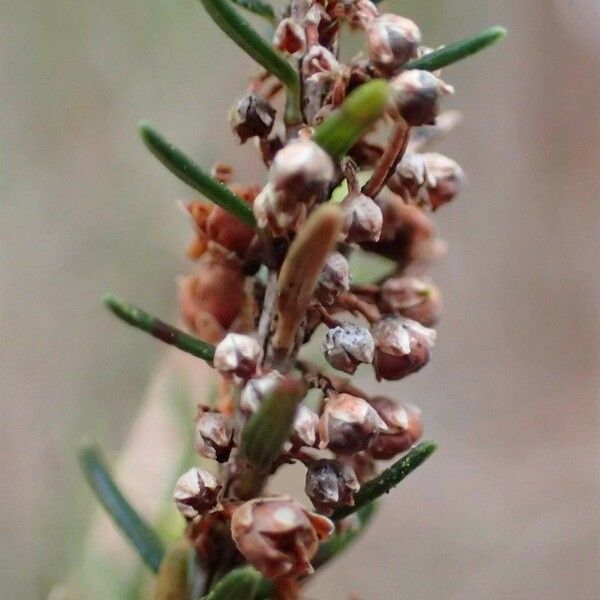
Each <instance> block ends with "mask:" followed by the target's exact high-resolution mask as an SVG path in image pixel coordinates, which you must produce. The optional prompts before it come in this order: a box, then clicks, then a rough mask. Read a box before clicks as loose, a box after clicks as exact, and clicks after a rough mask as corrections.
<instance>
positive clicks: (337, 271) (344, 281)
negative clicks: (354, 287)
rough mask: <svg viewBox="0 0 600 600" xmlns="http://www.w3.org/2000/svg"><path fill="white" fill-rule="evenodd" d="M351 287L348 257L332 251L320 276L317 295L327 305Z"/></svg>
mask: <svg viewBox="0 0 600 600" xmlns="http://www.w3.org/2000/svg"><path fill="white" fill-rule="evenodd" d="M349 289H350V267H349V266H348V261H347V260H346V257H345V256H344V255H343V254H341V253H339V252H332V253H331V254H330V255H329V257H328V258H327V261H326V262H325V266H324V267H323V271H322V272H321V275H320V277H319V282H318V284H317V289H316V291H315V296H316V298H317V299H318V300H319V302H322V303H323V304H326V305H331V304H333V303H334V302H335V299H336V298H337V297H338V296H339V295H340V294H341V293H342V292H347V291H348V290H349Z"/></svg>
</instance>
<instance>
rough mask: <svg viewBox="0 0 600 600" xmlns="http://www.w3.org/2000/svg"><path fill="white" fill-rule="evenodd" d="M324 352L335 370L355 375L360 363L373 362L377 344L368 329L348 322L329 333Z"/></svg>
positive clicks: (324, 343) (326, 336) (324, 344)
mask: <svg viewBox="0 0 600 600" xmlns="http://www.w3.org/2000/svg"><path fill="white" fill-rule="evenodd" d="M323 351H324V353H325V358H326V359H327V362H328V363H329V364H330V365H331V366H332V367H333V368H334V369H339V370H340V371H344V372H345V373H350V374H353V373H354V372H355V371H356V369H357V368H358V365H359V364H360V363H367V364H368V363H371V362H373V352H374V351H375V342H374V341H373V336H372V335H371V334H370V332H369V330H368V329H366V328H365V327H360V326H358V325H355V324H354V323H350V322H347V321H346V322H343V323H341V324H340V325H338V326H337V327H333V328H331V329H330V330H329V331H328V332H327V334H326V335H325V341H324V342H323Z"/></svg>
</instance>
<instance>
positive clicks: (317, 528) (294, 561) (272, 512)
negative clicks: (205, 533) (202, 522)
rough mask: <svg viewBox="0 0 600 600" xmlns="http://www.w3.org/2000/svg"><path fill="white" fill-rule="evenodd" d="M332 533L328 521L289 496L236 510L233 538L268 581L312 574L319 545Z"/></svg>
mask: <svg viewBox="0 0 600 600" xmlns="http://www.w3.org/2000/svg"><path fill="white" fill-rule="evenodd" d="M332 531H333V523H331V521H330V520H329V519H327V518H326V517H323V516H321V515H318V514H316V513H313V512H310V511H308V510H306V509H304V508H303V507H302V506H301V505H300V504H298V502H296V501H295V500H292V498H290V497H289V496H279V497H274V498H255V499H254V500H250V501H249V502H245V503H244V504H242V505H241V506H239V507H238V508H236V509H235V510H234V512H233V515H232V517H231V536H232V538H233V541H234V542H235V544H236V546H237V547H238V550H239V551H240V552H241V553H242V554H243V555H244V558H245V559H246V560H247V561H248V562H249V563H250V564H251V565H253V566H254V567H255V568H256V569H258V570H259V571H260V572H261V573H262V574H263V575H264V576H265V577H268V578H269V579H279V578H282V577H285V578H291V577H302V576H303V575H308V574H309V573H312V571H313V569H312V566H311V564H310V560H311V558H312V557H313V556H314V554H315V552H316V551H317V548H318V545H319V541H320V540H322V539H325V538H327V537H328V536H329V535H331V533H332Z"/></svg>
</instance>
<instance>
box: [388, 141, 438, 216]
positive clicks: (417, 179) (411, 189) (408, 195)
mask: <svg viewBox="0 0 600 600" xmlns="http://www.w3.org/2000/svg"><path fill="white" fill-rule="evenodd" d="M428 183H429V180H428V173H427V168H426V166H425V159H424V158H423V155H422V154H417V153H416V152H407V153H406V154H405V155H404V156H403V157H402V160H401V161H400V162H399V163H398V165H397V166H396V170H395V171H394V173H393V175H392V176H391V177H390V178H389V179H388V180H387V182H386V185H387V186H388V187H389V188H390V190H392V191H393V192H394V193H395V194H398V195H400V196H402V198H404V200H406V201H407V202H408V201H409V200H412V199H418V198H419V197H420V196H421V195H422V191H423V190H424V189H425V188H426V187H427V184H428ZM417 203H418V204H420V202H417Z"/></svg>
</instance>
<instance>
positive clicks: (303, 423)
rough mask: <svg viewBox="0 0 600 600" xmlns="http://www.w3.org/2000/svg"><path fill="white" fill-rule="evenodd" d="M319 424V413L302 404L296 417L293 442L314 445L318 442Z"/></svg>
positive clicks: (300, 444) (301, 444) (297, 444)
mask: <svg viewBox="0 0 600 600" xmlns="http://www.w3.org/2000/svg"><path fill="white" fill-rule="evenodd" d="M318 426H319V415H317V413H316V412H315V411H314V410H311V409H310V408H308V406H305V405H304V404H300V405H299V406H298V408H297V410H296V417H295V418H294V425H293V432H292V436H291V438H290V439H291V442H292V444H294V445H296V446H309V447H311V448H312V447H313V446H314V445H315V444H316V442H317V427H318Z"/></svg>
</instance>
